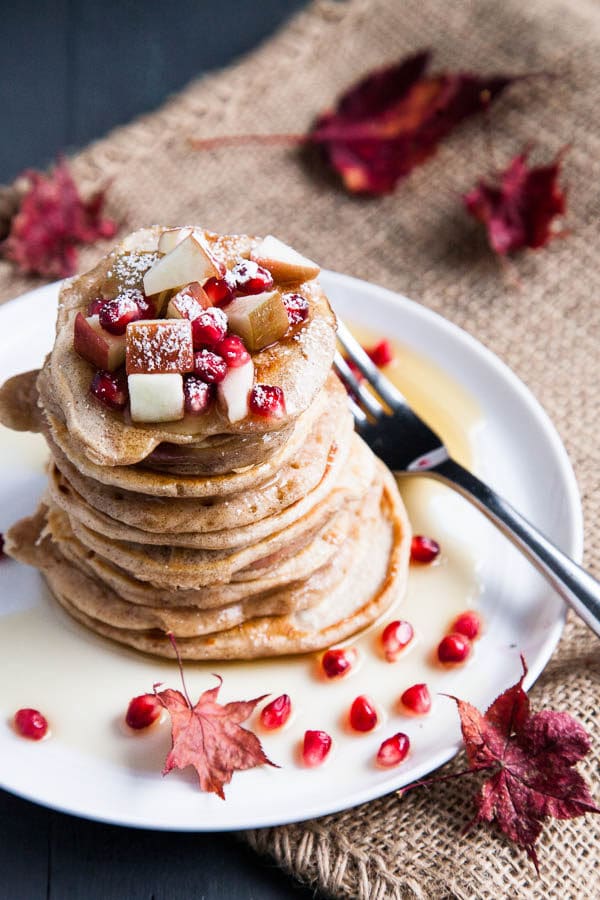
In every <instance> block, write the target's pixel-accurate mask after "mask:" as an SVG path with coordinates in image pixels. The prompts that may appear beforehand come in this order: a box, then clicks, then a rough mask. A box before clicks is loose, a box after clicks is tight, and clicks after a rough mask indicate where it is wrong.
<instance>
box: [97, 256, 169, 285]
mask: <svg viewBox="0 0 600 900" xmlns="http://www.w3.org/2000/svg"><path fill="white" fill-rule="evenodd" d="M159 259H160V253H158V252H156V253H148V252H140V253H136V252H134V251H132V252H130V253H120V254H118V255H117V256H115V258H114V260H113V262H112V264H111V267H110V269H109V270H108V272H107V273H106V277H107V278H110V279H111V280H112V279H114V280H115V281H116V282H117V283H118V284H119V286H120V287H122V288H123V289H124V290H125V289H127V288H139V287H140V285H141V284H142V281H143V278H144V275H145V274H146V272H147V271H148V269H149V268H150V267H151V266H153V265H154V263H155V262H157V261H158V260H159ZM124 290H121V291H120V293H124Z"/></svg>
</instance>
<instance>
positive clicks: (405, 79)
mask: <svg viewBox="0 0 600 900" xmlns="http://www.w3.org/2000/svg"><path fill="white" fill-rule="evenodd" d="M429 58H430V54H429V52H428V51H423V52H420V53H417V54H416V55H414V56H411V57H408V58H407V59H404V60H401V61H400V62H398V63H396V64H394V65H391V66H388V67H386V68H383V69H379V70H377V71H375V72H372V73H370V74H369V75H367V76H366V78H364V79H362V80H361V81H359V82H358V83H357V84H355V85H354V86H353V87H351V88H350V89H349V90H348V91H346V93H344V94H343V95H342V97H341V98H340V99H339V101H338V104H337V106H336V109H335V110H334V111H331V112H326V113H324V114H323V115H321V116H320V117H319V118H318V119H317V121H316V122H315V124H314V126H313V128H312V130H311V132H310V139H311V140H312V141H313V142H314V143H317V144H320V145H321V146H322V147H323V149H324V152H325V156H326V158H327V160H328V162H329V163H330V165H331V166H332V167H333V168H334V169H335V170H336V171H337V172H338V173H339V174H340V175H341V177H342V180H343V183H344V186H345V187H346V188H347V189H348V190H349V191H351V192H353V193H366V194H386V193H389V192H390V191H392V190H393V189H394V188H395V186H396V184H397V182H398V181H399V180H400V179H401V178H404V177H406V176H407V175H408V174H409V173H410V172H411V171H412V169H413V168H414V167H415V166H416V165H419V164H420V163H422V162H424V161H425V160H426V159H427V158H428V157H429V156H431V155H432V154H433V153H435V150H436V147H437V145H438V143H439V142H440V141H441V140H442V139H443V138H444V137H445V136H446V135H447V134H448V133H449V132H450V131H452V129H453V128H454V127H455V126H456V125H458V124H459V123H460V122H461V121H462V120H463V119H466V118H467V117H468V116H471V115H473V114H474V113H477V112H481V111H483V110H485V109H487V108H488V107H489V105H490V103H491V102H492V101H493V100H494V99H495V98H496V97H498V96H499V94H501V93H502V91H503V90H504V89H505V88H506V87H507V86H508V85H509V84H511V82H512V81H514V78H513V77H511V76H507V75H493V76H490V77H484V78H482V77H479V76H478V75H475V74H472V73H470V72H453V73H447V72H441V73H440V74H438V75H427V74H426V71H425V70H426V68H427V65H428V63H429Z"/></svg>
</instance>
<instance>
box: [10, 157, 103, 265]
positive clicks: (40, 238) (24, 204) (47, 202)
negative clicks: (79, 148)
mask: <svg viewBox="0 0 600 900" xmlns="http://www.w3.org/2000/svg"><path fill="white" fill-rule="evenodd" d="M21 177H22V178H25V179H27V181H28V182H29V188H28V190H27V192H26V194H25V196H24V197H23V199H22V201H21V206H20V209H19V210H18V212H17V213H16V214H15V215H14V217H13V219H12V221H11V224H10V231H9V234H8V237H7V239H6V240H5V241H4V242H3V243H2V244H1V245H0V246H1V248H2V253H3V255H4V256H5V257H6V258H7V259H10V260H12V261H13V262H15V263H16V264H17V266H18V267H19V268H20V269H21V271H23V272H32V273H35V274H37V275H43V276H45V277H49V278H64V277H65V276H67V275H72V274H73V272H74V271H75V270H76V267H77V249H76V246H77V245H78V244H91V243H93V242H94V241H96V240H97V239H98V238H110V237H112V236H113V235H114V234H115V232H116V230H117V225H116V223H115V222H113V221H112V220H111V219H106V218H102V208H103V205H104V192H103V191H97V192H96V193H95V194H93V195H92V196H91V197H90V198H89V199H88V200H83V199H82V197H81V196H80V194H79V191H78V189H77V185H76V184H75V182H74V180H73V177H72V175H71V172H70V171H69V168H68V166H67V163H66V162H65V161H64V160H59V161H58V162H57V164H56V166H55V167H54V169H53V170H52V172H50V174H48V175H44V174H42V173H41V172H36V171H34V170H30V171H27V172H25V173H24V174H23V176H21Z"/></svg>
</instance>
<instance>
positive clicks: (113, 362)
mask: <svg viewBox="0 0 600 900" xmlns="http://www.w3.org/2000/svg"><path fill="white" fill-rule="evenodd" d="M73 346H74V348H75V351H76V352H77V353H78V354H79V355H80V356H82V357H83V358H84V359H85V360H87V361H88V362H89V363H91V364H92V365H93V366H95V367H96V368H97V369H105V370H106V371H107V372H114V371H115V369H118V368H119V366H122V365H123V363H124V362H125V335H124V334H109V332H108V331H105V330H104V328H102V326H101V325H100V321H99V319H98V315H95V316H88V317H87V318H85V316H84V315H83V314H82V313H77V317H76V319H75V327H74V338H73Z"/></svg>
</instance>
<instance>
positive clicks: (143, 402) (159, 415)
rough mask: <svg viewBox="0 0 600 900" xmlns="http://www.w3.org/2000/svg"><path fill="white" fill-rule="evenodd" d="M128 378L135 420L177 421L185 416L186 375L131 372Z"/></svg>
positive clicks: (131, 407) (130, 401)
mask: <svg viewBox="0 0 600 900" xmlns="http://www.w3.org/2000/svg"><path fill="white" fill-rule="evenodd" d="M127 381H128V384H129V404H130V409H131V418H132V420H133V421H134V422H177V421H178V420H179V419H183V416H184V412H185V406H184V403H185V401H184V395H183V376H182V375H176V374H169V375H129V376H128V378H127Z"/></svg>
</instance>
